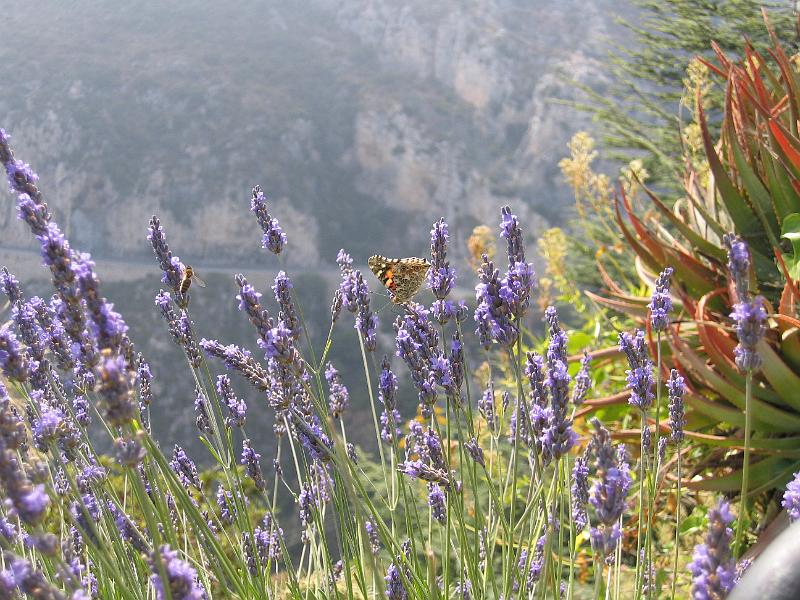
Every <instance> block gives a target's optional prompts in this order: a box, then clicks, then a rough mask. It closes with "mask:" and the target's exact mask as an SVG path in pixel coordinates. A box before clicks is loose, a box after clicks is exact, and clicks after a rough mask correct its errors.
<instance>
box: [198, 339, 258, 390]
mask: <svg viewBox="0 0 800 600" xmlns="http://www.w3.org/2000/svg"><path fill="white" fill-rule="evenodd" d="M200 347H201V348H202V349H203V351H205V353H206V354H208V355H209V356H214V357H216V358H218V359H220V360H222V361H223V362H224V363H225V366H226V367H227V368H228V369H231V370H233V371H238V372H239V373H240V374H241V375H242V376H243V377H244V378H245V379H247V380H248V381H249V382H250V384H251V385H252V386H253V387H255V388H256V389H257V390H259V391H262V392H263V391H266V390H268V389H270V385H271V383H270V379H269V374H268V373H267V371H266V370H265V369H264V367H262V366H261V365H260V364H258V363H257V362H256V360H255V359H254V358H253V357H252V356H251V355H250V353H249V352H248V351H247V350H242V349H241V348H239V347H238V346H235V345H234V344H230V345H229V346H223V345H222V344H220V343H219V342H218V341H216V340H207V339H205V338H204V339H202V340H200Z"/></svg>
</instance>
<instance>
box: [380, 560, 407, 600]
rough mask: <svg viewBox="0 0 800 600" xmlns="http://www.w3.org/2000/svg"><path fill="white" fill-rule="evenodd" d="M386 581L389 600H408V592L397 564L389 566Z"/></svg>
mask: <svg viewBox="0 0 800 600" xmlns="http://www.w3.org/2000/svg"><path fill="white" fill-rule="evenodd" d="M384 580H385V581H386V598H387V600H408V592H407V591H406V587H405V585H404V584H403V578H402V576H401V575H400V570H399V569H398V568H397V565H396V564H395V563H392V564H390V565H389V569H388V570H387V571H386V577H385V578H384Z"/></svg>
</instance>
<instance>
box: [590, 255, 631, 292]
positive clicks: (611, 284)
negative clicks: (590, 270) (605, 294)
mask: <svg viewBox="0 0 800 600" xmlns="http://www.w3.org/2000/svg"><path fill="white" fill-rule="evenodd" d="M594 262H595V264H596V265H597V271H598V273H600V279H601V280H602V282H603V284H604V285H605V286H606V288H608V289H609V290H610V291H611V292H613V293H614V294H617V295H620V294H624V293H625V292H624V291H623V289H622V288H621V287H619V286H618V285H617V282H616V281H614V280H613V279H611V276H610V275H609V274H608V271H606V268H605V267H604V266H603V263H602V262H601V261H600V260H599V259H598V260H595V261H594Z"/></svg>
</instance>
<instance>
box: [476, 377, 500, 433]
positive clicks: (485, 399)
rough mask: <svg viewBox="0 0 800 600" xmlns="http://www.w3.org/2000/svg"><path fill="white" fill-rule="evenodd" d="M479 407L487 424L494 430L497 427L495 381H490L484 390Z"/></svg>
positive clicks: (490, 429)
mask: <svg viewBox="0 0 800 600" xmlns="http://www.w3.org/2000/svg"><path fill="white" fill-rule="evenodd" d="M478 409H479V410H480V412H481V415H483V418H484V419H486V426H487V427H488V428H489V431H491V432H494V431H495V430H496V429H497V413H496V410H495V404H494V383H493V382H491V381H490V382H489V385H488V386H487V387H486V390H484V392H483V395H482V396H481V397H480V399H479V400H478Z"/></svg>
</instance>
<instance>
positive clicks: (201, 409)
mask: <svg viewBox="0 0 800 600" xmlns="http://www.w3.org/2000/svg"><path fill="white" fill-rule="evenodd" d="M194 414H195V422H196V424H197V429H198V431H200V432H201V433H211V420H210V418H209V416H208V400H206V395H205V394H204V393H203V390H202V389H200V387H195V389H194Z"/></svg>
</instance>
